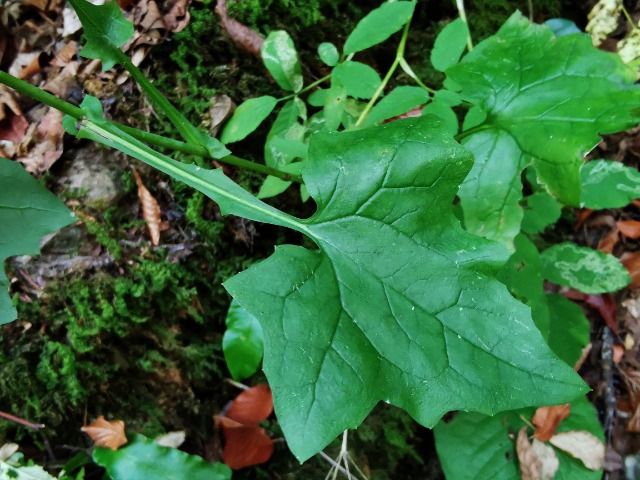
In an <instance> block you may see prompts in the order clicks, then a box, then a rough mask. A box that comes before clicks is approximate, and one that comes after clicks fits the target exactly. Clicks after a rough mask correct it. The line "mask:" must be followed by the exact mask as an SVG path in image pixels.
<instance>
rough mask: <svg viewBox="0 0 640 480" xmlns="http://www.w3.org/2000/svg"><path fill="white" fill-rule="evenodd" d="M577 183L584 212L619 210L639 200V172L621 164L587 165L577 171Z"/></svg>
mask: <svg viewBox="0 0 640 480" xmlns="http://www.w3.org/2000/svg"><path fill="white" fill-rule="evenodd" d="M580 180H581V182H582V194H581V197H580V199H581V201H582V206H584V207H586V208H593V209H595V210H601V209H603V208H621V207H626V206H627V205H629V203H631V202H632V201H633V200H635V199H636V198H640V172H638V170H636V169H635V168H630V167H627V166H625V165H623V164H622V163H621V162H613V161H611V160H593V161H591V162H587V163H585V164H584V165H583V166H582V168H581V169H580Z"/></svg>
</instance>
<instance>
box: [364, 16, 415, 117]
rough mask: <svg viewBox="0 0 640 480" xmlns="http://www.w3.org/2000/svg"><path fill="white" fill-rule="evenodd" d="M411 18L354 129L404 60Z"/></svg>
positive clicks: (367, 113)
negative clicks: (389, 63)
mask: <svg viewBox="0 0 640 480" xmlns="http://www.w3.org/2000/svg"><path fill="white" fill-rule="evenodd" d="M412 17H413V15H412V16H411V17H409V20H407V23H405V25H404V30H403V31H402V38H400V43H399V44H398V49H397V50H396V58H395V59H394V60H393V63H392V64H391V67H389V71H387V74H386V75H385V76H384V78H383V79H382V83H380V85H379V86H378V88H377V89H376V91H375V93H374V94H373V97H371V99H370V100H369V103H367V106H366V107H365V108H364V110H363V111H362V113H360V116H359V117H358V121H357V122H356V125H355V126H356V127H359V126H360V125H362V122H364V120H365V118H367V115H369V112H371V109H372V108H373V105H374V104H375V103H376V101H377V100H378V98H380V95H381V94H382V92H383V91H384V89H385V87H386V86H387V83H389V80H391V77H392V75H393V73H394V72H395V71H396V69H397V68H398V65H400V62H401V61H402V60H404V49H405V46H406V44H407V37H408V36H409V25H411V18H412Z"/></svg>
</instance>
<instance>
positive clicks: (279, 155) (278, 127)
mask: <svg viewBox="0 0 640 480" xmlns="http://www.w3.org/2000/svg"><path fill="white" fill-rule="evenodd" d="M305 117H306V108H304V104H302V106H301V105H300V104H299V103H297V102H295V101H293V100H291V101H289V102H287V103H285V105H284V107H282V109H281V110H280V112H278V116H277V117H276V120H275V121H274V122H273V125H272V126H271V130H269V133H268V134H267V141H266V142H265V145H264V162H265V164H266V165H267V166H269V167H272V168H281V167H283V166H284V165H287V164H289V163H291V161H292V160H293V159H294V158H295V156H293V155H291V154H289V153H288V152H285V151H283V150H282V149H281V148H279V146H278V141H279V140H282V139H287V140H294V141H302V140H303V138H304V134H305V128H304V126H302V125H301V124H300V122H299V119H301V118H305Z"/></svg>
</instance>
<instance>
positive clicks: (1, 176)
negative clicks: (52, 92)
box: [0, 158, 76, 325]
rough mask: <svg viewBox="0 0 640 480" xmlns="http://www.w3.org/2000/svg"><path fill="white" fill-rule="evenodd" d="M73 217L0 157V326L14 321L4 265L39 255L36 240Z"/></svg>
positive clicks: (45, 191)
mask: <svg viewBox="0 0 640 480" xmlns="http://www.w3.org/2000/svg"><path fill="white" fill-rule="evenodd" d="M75 220H76V217H75V215H74V214H73V213H72V212H71V211H70V210H69V209H68V208H67V207H66V206H65V205H64V204H63V203H62V202H61V201H60V200H58V199H57V198H56V196H55V195H53V194H52V193H51V192H49V191H48V190H47V189H45V188H44V187H43V186H42V185H40V183H38V181H37V180H36V179H35V178H33V177H32V176H31V175H29V174H28V173H27V172H26V171H25V169H24V168H23V167H22V165H20V164H19V163H17V162H13V161H11V160H7V159H6V158H0V225H2V232H1V233H0V266H1V267H2V268H0V325H2V324H5V323H9V322H11V321H13V320H15V319H16V315H17V314H16V309H15V308H14V307H13V305H12V302H11V298H10V297H9V295H8V293H7V291H8V289H9V280H8V278H7V276H6V275H5V273H4V262H5V260H6V259H7V258H9V257H13V256H15V255H35V254H37V253H39V252H40V239H41V238H42V237H43V236H45V235H47V234H49V233H52V232H55V231H56V230H58V229H60V228H62V227H64V226H66V225H69V224H71V223H73V222H74V221H75Z"/></svg>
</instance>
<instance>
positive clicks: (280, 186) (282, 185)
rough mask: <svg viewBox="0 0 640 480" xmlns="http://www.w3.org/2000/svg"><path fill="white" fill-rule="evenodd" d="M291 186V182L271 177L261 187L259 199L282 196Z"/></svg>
mask: <svg viewBox="0 0 640 480" xmlns="http://www.w3.org/2000/svg"><path fill="white" fill-rule="evenodd" d="M290 186H291V182H288V181H286V180H282V179H280V178H278V177H273V176H271V175H269V176H268V177H267V178H265V179H264V182H262V185H261V186H260V191H259V192H258V195H256V196H257V197H258V198H261V199H262V198H271V197H275V196H276V195H280V194H281V193H283V192H284V191H285V190H286V189H287V188H289V187H290Z"/></svg>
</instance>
